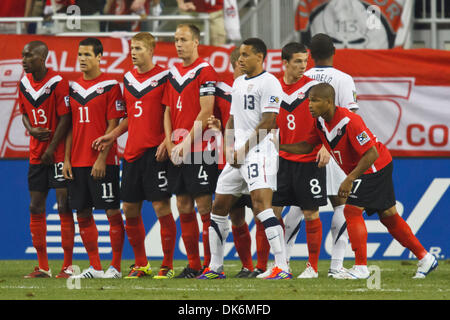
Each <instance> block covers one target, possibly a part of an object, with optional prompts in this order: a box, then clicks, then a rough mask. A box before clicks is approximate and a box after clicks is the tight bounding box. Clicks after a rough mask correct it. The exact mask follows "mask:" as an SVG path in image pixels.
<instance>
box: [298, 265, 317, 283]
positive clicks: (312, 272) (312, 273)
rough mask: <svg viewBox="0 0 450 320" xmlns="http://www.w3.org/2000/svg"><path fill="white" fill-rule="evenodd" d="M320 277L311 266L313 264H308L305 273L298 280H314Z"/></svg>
mask: <svg viewBox="0 0 450 320" xmlns="http://www.w3.org/2000/svg"><path fill="white" fill-rule="evenodd" d="M317 277H319V273H318V272H316V270H314V268H313V267H312V266H311V264H310V263H309V262H308V263H307V264H306V269H305V271H303V272H302V273H301V274H300V275H299V276H298V277H297V279H314V278H317Z"/></svg>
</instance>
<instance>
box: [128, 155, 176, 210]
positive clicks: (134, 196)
mask: <svg viewBox="0 0 450 320" xmlns="http://www.w3.org/2000/svg"><path fill="white" fill-rule="evenodd" d="M156 150H157V147H154V148H149V149H148V150H147V151H146V152H145V153H144V154H143V155H142V156H141V157H140V158H138V159H136V160H135V161H133V162H127V161H126V160H124V161H123V170H122V183H121V186H120V198H121V199H122V200H123V201H125V202H140V201H143V200H148V201H159V200H163V199H166V198H170V196H171V194H170V193H169V192H168V189H167V187H168V180H167V166H168V164H169V162H168V161H163V162H158V161H156V157H155V155H156Z"/></svg>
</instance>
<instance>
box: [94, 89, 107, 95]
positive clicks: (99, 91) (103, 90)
mask: <svg viewBox="0 0 450 320" xmlns="http://www.w3.org/2000/svg"><path fill="white" fill-rule="evenodd" d="M95 92H97V93H98V94H102V93H103V92H105V89H104V88H103V87H98V88H97V90H95Z"/></svg>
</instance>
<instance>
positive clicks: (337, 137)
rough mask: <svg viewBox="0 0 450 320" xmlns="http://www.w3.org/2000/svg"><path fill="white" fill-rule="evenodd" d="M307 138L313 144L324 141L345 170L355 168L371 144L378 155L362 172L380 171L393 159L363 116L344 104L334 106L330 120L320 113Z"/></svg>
mask: <svg viewBox="0 0 450 320" xmlns="http://www.w3.org/2000/svg"><path fill="white" fill-rule="evenodd" d="M306 141H307V142H308V143H310V144H313V145H316V144H318V143H323V144H324V145H325V147H326V148H327V150H328V151H329V152H330V154H331V155H332V156H333V157H334V159H335V160H336V162H337V163H338V165H339V166H340V167H341V168H342V170H343V171H344V172H345V173H346V174H349V173H350V172H352V171H353V169H355V167H356V166H357V165H358V162H359V161H360V160H361V158H362V156H363V155H364V154H365V153H366V152H367V151H368V150H369V149H370V148H372V147H373V146H375V147H376V148H377V151H378V155H379V156H378V159H377V160H375V162H374V163H373V165H372V166H371V167H370V168H369V169H368V170H367V171H366V172H364V174H370V173H375V172H377V171H380V170H381V169H383V168H384V167H385V166H386V165H388V164H389V163H390V162H391V161H392V157H391V154H390V153H389V150H388V149H387V148H386V146H385V145H384V144H382V143H381V142H380V141H378V139H377V137H376V136H375V135H374V134H373V133H372V132H371V131H370V130H369V128H367V126H366V124H365V123H364V121H363V120H362V118H361V117H360V116H359V115H357V114H355V113H353V112H351V111H350V110H348V109H346V108H341V107H336V113H335V114H334V117H333V119H332V120H331V122H330V123H327V122H325V120H324V119H323V118H322V117H319V118H317V119H316V121H315V122H314V127H313V129H312V131H311V133H310V136H309V138H308V139H307V140H306Z"/></svg>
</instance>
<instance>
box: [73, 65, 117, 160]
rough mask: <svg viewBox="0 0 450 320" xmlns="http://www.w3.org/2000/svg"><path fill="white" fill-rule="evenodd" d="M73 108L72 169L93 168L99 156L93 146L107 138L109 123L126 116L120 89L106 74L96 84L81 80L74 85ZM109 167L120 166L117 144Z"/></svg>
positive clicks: (110, 155)
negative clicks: (104, 137) (94, 142)
mask: <svg viewBox="0 0 450 320" xmlns="http://www.w3.org/2000/svg"><path fill="white" fill-rule="evenodd" d="M70 107H71V108H72V154H71V162H72V166H73V167H92V166H93V165H94V163H95V161H96V160H97V157H98V153H99V152H98V151H96V150H94V149H92V142H93V141H94V140H95V139H97V138H98V137H101V136H103V135H104V134H105V131H106V128H107V127H108V120H112V119H119V118H122V117H123V116H124V115H125V104H124V102H123V98H122V92H121V90H120V85H119V83H118V82H117V81H116V80H112V79H111V78H109V76H107V75H106V74H101V75H100V76H98V77H97V78H95V79H92V80H84V79H83V77H80V78H79V79H78V80H77V81H74V82H72V84H71V85H70ZM106 164H107V165H118V164H119V157H118V154H117V143H116V142H114V144H113V146H112V147H111V149H110V151H109V154H108V157H107V159H106Z"/></svg>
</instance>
